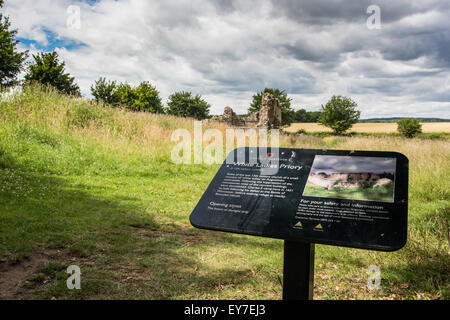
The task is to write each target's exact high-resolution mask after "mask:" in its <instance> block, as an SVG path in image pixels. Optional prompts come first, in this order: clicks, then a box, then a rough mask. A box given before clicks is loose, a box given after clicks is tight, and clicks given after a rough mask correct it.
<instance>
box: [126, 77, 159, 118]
mask: <svg viewBox="0 0 450 320" xmlns="http://www.w3.org/2000/svg"><path fill="white" fill-rule="evenodd" d="M133 91H134V92H133V93H134V94H133V98H134V100H133V102H132V104H131V109H133V110H135V111H148V112H152V113H164V106H163V105H162V103H161V98H160V97H159V91H158V90H156V88H155V87H153V86H152V85H151V84H150V83H149V82H141V83H140V84H139V85H138V86H137V87H136V88H135V89H134V90H133Z"/></svg>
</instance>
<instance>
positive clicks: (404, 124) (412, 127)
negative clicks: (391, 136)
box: [397, 119, 422, 138]
mask: <svg viewBox="0 0 450 320" xmlns="http://www.w3.org/2000/svg"><path fill="white" fill-rule="evenodd" d="M397 131H398V132H399V133H400V134H401V135H403V136H404V137H406V138H413V137H415V136H417V135H418V134H420V133H422V125H421V124H420V122H419V120H417V119H402V120H399V121H397Z"/></svg>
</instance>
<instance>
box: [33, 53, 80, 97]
mask: <svg viewBox="0 0 450 320" xmlns="http://www.w3.org/2000/svg"><path fill="white" fill-rule="evenodd" d="M33 58H34V64H32V65H30V66H29V68H28V73H27V74H26V75H25V82H27V83H33V82H37V83H41V84H44V85H50V86H52V87H55V88H56V89H57V90H58V91H61V92H62V93H65V94H70V95H76V96H80V95H81V94H80V88H79V87H78V85H77V84H76V83H75V78H73V77H71V76H70V75H69V74H68V73H65V68H64V67H65V63H64V61H61V62H60V61H59V57H58V54H57V53H56V52H55V51H53V52H49V53H45V52H42V53H38V54H36V55H33Z"/></svg>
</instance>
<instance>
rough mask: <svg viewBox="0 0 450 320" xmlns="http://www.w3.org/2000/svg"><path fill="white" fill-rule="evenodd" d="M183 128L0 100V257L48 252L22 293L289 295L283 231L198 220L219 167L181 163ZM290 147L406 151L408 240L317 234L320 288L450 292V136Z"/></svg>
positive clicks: (161, 120) (329, 295)
mask: <svg viewBox="0 0 450 320" xmlns="http://www.w3.org/2000/svg"><path fill="white" fill-rule="evenodd" d="M212 126H214V124H205V125H204V129H207V128H210V127H212ZM180 128H181V129H187V130H189V131H190V132H192V131H193V120H191V119H182V118H175V117H171V116H165V115H154V114H148V113H133V112H128V111H124V110H122V109H115V108H111V107H108V106H104V105H101V104H97V103H94V102H91V101H88V100H85V99H74V98H70V97H67V96H62V95H60V94H58V93H57V92H55V91H53V90H51V89H43V88H27V89H24V90H23V91H22V92H19V93H16V94H15V95H12V96H10V97H8V98H6V99H3V101H1V102H0V259H1V260H2V261H3V264H4V265H9V264H10V263H11V262H15V263H19V264H20V263H21V262H22V261H25V260H26V259H27V257H28V256H30V255H32V254H33V253H35V252H44V253H46V254H47V255H48V256H49V257H50V260H52V261H51V262H50V263H49V264H47V265H43V266H41V267H40V268H39V269H38V270H36V271H35V274H34V275H33V276H31V277H28V278H26V279H24V280H25V283H26V285H25V287H24V288H25V289H23V290H25V291H26V293H27V295H26V297H31V298H52V297H55V298H57V299H68V298H83V299H172V298H173V299H201V298H207V299H218V298H220V299H222V298H228V299H260V298H261V299H279V298H280V297H281V280H280V279H281V274H282V242H281V241H279V240H271V239H264V238H256V237H247V236H240V235H232V234H224V233H216V232H208V231H202V230H196V229H194V228H192V227H191V226H190V224H189V221H188V216H189V214H190V213H191V211H192V209H193V208H194V206H195V204H196V203H197V201H198V199H199V198H200V196H201V195H202V193H203V191H204V190H205V189H206V187H207V186H208V184H209V182H210V181H211V179H212V177H213V176H214V174H215V173H216V171H217V169H218V165H206V164H204V165H175V164H174V163H173V162H172V161H171V150H172V147H173V146H174V144H175V143H173V142H171V141H170V136H171V133H172V132H173V130H175V129H180ZM218 128H219V129H220V130H222V132H224V130H225V129H226V128H225V127H220V126H219V127H218ZM281 146H282V147H297V148H330V149H331V148H334V149H350V150H389V151H398V152H402V153H404V154H405V155H406V156H408V158H409V160H410V210H409V239H408V244H407V246H406V247H405V248H403V249H402V250H400V251H398V252H395V253H379V252H371V251H364V250H356V249H346V248H338V247H330V246H321V245H317V247H316V279H315V297H316V298H318V299H346V298H360V299H370V298H376V299H378V298H388V299H389V298H394V299H410V298H411V299H415V298H416V299H417V298H430V299H432V298H448V297H449V289H448V283H449V281H448V270H450V262H449V255H448V245H449V244H448V219H449V215H450V209H449V208H450V201H449V198H450V197H449V189H450V188H449V180H448V176H449V175H450V166H449V163H450V161H449V160H450V159H449V157H450V152H449V151H450V150H449V144H448V141H445V140H420V139H411V140H407V139H403V138H400V137H394V136H393V137H377V136H367V137H365V136H355V137H338V138H335V139H332V140H330V139H320V138H317V137H307V136H301V137H297V136H282V137H281ZM68 264H76V265H79V266H80V268H81V272H82V290H74V291H70V290H67V288H66V279H67V274H65V269H64V267H65V266H67V265H68ZM369 265H377V266H379V267H380V269H381V276H382V283H381V287H382V289H381V290H378V291H369V290H368V289H367V287H366V283H367V279H368V274H367V273H366V269H367V267H368V266H369ZM2 276H3V275H2ZM12 294H13V293H12Z"/></svg>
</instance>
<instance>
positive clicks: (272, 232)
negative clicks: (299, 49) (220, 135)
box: [190, 147, 408, 251]
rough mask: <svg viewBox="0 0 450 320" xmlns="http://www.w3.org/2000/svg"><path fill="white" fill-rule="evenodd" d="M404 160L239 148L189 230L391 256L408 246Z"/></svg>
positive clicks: (200, 205) (201, 203)
mask: <svg viewBox="0 0 450 320" xmlns="http://www.w3.org/2000/svg"><path fill="white" fill-rule="evenodd" d="M407 201H408V159H407V158H406V157H405V156H404V155H402V154H400V153H396V152H378V151H342V150H307V149H289V148H280V149H278V148H276V149H275V148H272V149H270V148H252V147H250V148H248V147H247V148H238V149H236V150H234V151H233V152H231V153H230V154H229V155H228V156H227V159H226V161H225V162H224V164H223V165H222V167H221V168H220V169H219V171H218V173H217V174H216V176H215V177H214V179H213V180H212V182H211V184H210V185H209V187H208V189H207V190H206V192H205V193H204V195H203V196H202V198H201V199H200V201H199V203H198V204H197V206H196V207H195V209H194V211H193V212H192V214H191V217H190V220H191V223H192V225H193V226H195V227H198V228H204V229H212V230H219V231H226V232H233V233H241V234H249V235H257V236H263V237H271V238H278V239H285V240H300V241H305V242H311V243H322V244H330V245H337V246H346V247H354V248H364V249H373V250H381V251H394V250H398V249H400V248H401V247H403V246H404V245H405V243H406V233H407V212H408V202H407Z"/></svg>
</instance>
